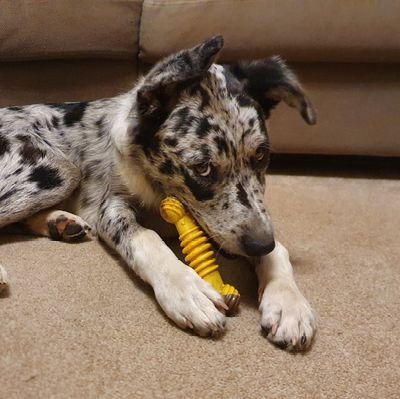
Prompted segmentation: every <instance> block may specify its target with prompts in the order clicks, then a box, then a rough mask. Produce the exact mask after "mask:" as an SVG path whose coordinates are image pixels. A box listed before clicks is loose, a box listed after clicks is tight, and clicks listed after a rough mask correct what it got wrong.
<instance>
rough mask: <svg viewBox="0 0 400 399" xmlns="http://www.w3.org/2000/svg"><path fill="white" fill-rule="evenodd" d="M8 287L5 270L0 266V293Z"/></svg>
mask: <svg viewBox="0 0 400 399" xmlns="http://www.w3.org/2000/svg"><path fill="white" fill-rule="evenodd" d="M7 287H8V276H7V272H6V269H4V267H3V266H1V265H0V292H1V291H3V290H4V289H6V288H7Z"/></svg>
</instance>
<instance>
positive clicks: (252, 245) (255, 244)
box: [241, 234, 275, 256]
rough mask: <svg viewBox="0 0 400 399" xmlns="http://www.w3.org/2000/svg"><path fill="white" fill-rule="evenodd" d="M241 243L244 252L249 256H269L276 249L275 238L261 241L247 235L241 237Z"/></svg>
mask: <svg viewBox="0 0 400 399" xmlns="http://www.w3.org/2000/svg"><path fill="white" fill-rule="evenodd" d="M241 243H242V248H243V250H244V252H245V253H246V255H249V256H262V255H267V254H269V253H270V252H272V251H273V250H274V248H275V241H274V239H273V238H267V239H262V240H260V239H255V238H253V237H251V236H249V235H247V234H245V235H243V236H242V237H241Z"/></svg>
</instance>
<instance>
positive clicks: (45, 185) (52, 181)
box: [29, 166, 63, 190]
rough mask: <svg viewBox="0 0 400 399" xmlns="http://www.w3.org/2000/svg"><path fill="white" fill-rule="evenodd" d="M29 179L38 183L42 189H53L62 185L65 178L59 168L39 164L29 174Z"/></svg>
mask: <svg viewBox="0 0 400 399" xmlns="http://www.w3.org/2000/svg"><path fill="white" fill-rule="evenodd" d="M29 181H31V182H32V183H36V184H37V187H38V188H39V189H41V190H51V189H54V188H57V187H60V186H61V185H62V183H63V179H62V178H61V176H60V175H59V173H58V170H57V169H54V168H52V167H51V166H37V167H36V168H34V169H33V170H32V172H31V173H30V175H29Z"/></svg>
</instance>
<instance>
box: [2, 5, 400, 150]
mask: <svg viewBox="0 0 400 399" xmlns="http://www.w3.org/2000/svg"><path fill="white" fill-rule="evenodd" d="M399 19H400V3H399V2H397V1H395V0H392V1H391V0H388V1H385V2H377V1H364V2H362V3H360V2H354V1H338V0H336V1H335V0H326V1H324V2H321V1H318V0H304V1H289V0H280V1H276V0H246V1H241V0H171V1H164V0H121V1H113V0H101V1H100V0H99V1H91V0H64V1H55V0H42V1H40V2H34V1H29V0H0V106H7V105H18V104H28V103H38V102H49V101H66V100H69V101H72V100H87V99H93V98H99V97H105V96H112V95H116V94H119V93H120V92H121V91H124V90H127V89H129V88H130V87H132V86H133V84H134V82H135V79H136V72H137V70H138V69H140V68H141V66H143V65H147V64H149V63H152V62H154V61H156V60H158V59H160V58H161V57H162V56H164V55H166V54H169V53H170V52H172V51H175V50H178V49H181V48H184V47H188V46H192V45H194V44H196V43H197V42H199V41H200V40H203V39H205V38H207V37H209V36H211V35H215V34H223V35H224V37H225V47H224V50H223V52H222V54H221V58H220V59H221V60H222V61H225V62H226V61H232V62H234V61H235V60H237V59H242V58H258V57H263V56H268V55H271V54H281V55H283V56H284V57H285V58H287V60H288V62H289V64H291V65H293V66H294V67H295V70H296V71H297V72H298V74H299V76H300V78H301V80H302V81H303V83H304V85H305V87H306V88H307V89H308V90H309V92H310V96H311V99H312V100H313V101H314V103H315V105H316V107H317V109H318V111H319V122H318V124H317V125H316V126H314V127H312V128H310V127H309V126H306V125H305V124H304V123H303V122H302V121H301V119H300V118H299V117H298V115H296V114H295V112H294V111H293V110H288V109H287V108H286V107H284V106H281V107H279V108H278V110H277V111H276V112H275V113H274V115H273V118H272V121H271V137H272V145H273V148H274V150H275V151H277V152H286V153H293V152H294V153H321V154H360V155H400V135H399V134H398V126H399V125H400V114H399V112H398V104H399V103H400V101H399V100H400V98H399V97H400V79H399V74H398V71H399V70H400V24H398V20H399ZM39 60H40V62H39ZM2 61H6V62H2ZM10 61H14V62H10ZM138 62H139V63H138ZM397 63H398V64H397Z"/></svg>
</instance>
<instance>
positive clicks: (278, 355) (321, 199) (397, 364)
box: [0, 175, 400, 399]
mask: <svg viewBox="0 0 400 399" xmlns="http://www.w3.org/2000/svg"><path fill="white" fill-rule="evenodd" d="M268 187H269V188H268V193H267V195H268V197H269V201H270V204H271V205H270V207H271V210H272V213H273V216H274V219H275V225H276V229H277V231H278V234H277V235H278V237H279V238H280V240H281V241H282V242H283V243H284V244H286V246H287V247H288V248H289V250H290V252H291V258H292V261H293V264H294V268H295V274H296V277H297V281H298V284H299V285H300V287H301V289H302V290H303V292H304V293H305V294H306V296H307V297H308V299H309V300H310V302H311V303H312V304H313V306H314V307H315V309H316V310H317V312H318V314H319V320H320V329H319V332H318V335H317V339H316V341H315V344H314V346H313V348H312V349H311V350H310V351H309V352H308V353H306V354H304V355H302V354H298V355H291V354H288V353H285V352H284V351H282V350H279V349H276V348H274V347H273V346H271V345H270V344H269V343H268V342H267V341H266V340H265V338H264V337H263V336H262V334H261V333H260V328H259V325H258V319H259V316H258V312H257V304H256V279H255V277H254V275H253V274H252V272H251V270H250V268H249V267H247V266H246V265H244V264H243V263H241V262H237V261H236V262H227V261H224V267H223V273H224V276H225V280H226V281H230V282H232V283H234V284H235V285H236V286H237V287H238V288H239V289H240V291H241V292H242V296H243V304H242V312H241V314H240V316H239V317H236V318H232V319H230V320H229V324H228V331H227V333H226V335H225V336H224V337H223V338H222V339H221V340H209V339H202V338H198V337H196V336H192V335H190V334H189V333H186V332H183V331H181V330H179V329H177V328H175V327H174V326H173V325H171V324H170V323H169V322H168V321H167V320H166V319H165V317H164V316H163V315H162V313H161V312H160V311H159V309H158V307H157V305H156V303H155V301H154V299H153V297H152V292H151V290H150V289H149V288H148V287H147V286H145V285H144V284H142V283H141V282H140V281H139V280H138V279H136V278H135V277H134V276H133V274H132V273H131V272H129V271H128V270H127V269H126V268H124V266H123V265H122V264H121V263H120V262H119V261H118V260H117V259H115V258H113V257H112V256H111V255H110V254H109V253H108V252H107V251H106V250H105V249H104V248H103V247H102V246H101V245H99V244H98V243H97V242H87V243H82V244H77V245H68V244H65V243H59V242H51V241H49V240H47V239H31V238H30V237H24V236H20V237H18V236H7V235H5V236H2V237H0V261H1V263H2V264H3V265H4V266H6V267H7V270H8V272H9V276H10V279H11V284H12V285H11V290H10V292H9V294H8V295H3V297H2V298H0V323H1V324H0V397H1V398H4V399H11V398H16V399H17V398H18V399H22V398H35V399H36V398H85V399H86V398H125V397H126V398H128V397H129V398H174V399H179V398H257V399H260V398H280V399H282V398H291V399H292V398H307V399H308V398H363V399H364V398H384V399H387V398H398V397H400V346H399V338H400V335H399V326H400V311H399V309H400V288H399V287H400V245H399V231H400V183H399V181H398V180H396V179H394V178H393V177H392V178H390V179H384V178H375V179H371V178H368V177H365V176H364V177H363V176H359V175H358V176H357V177H356V178H352V177H343V176H342V177H329V176H319V177H316V176H315V177H313V176H293V175H273V176H270V177H269V178H268Z"/></svg>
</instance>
